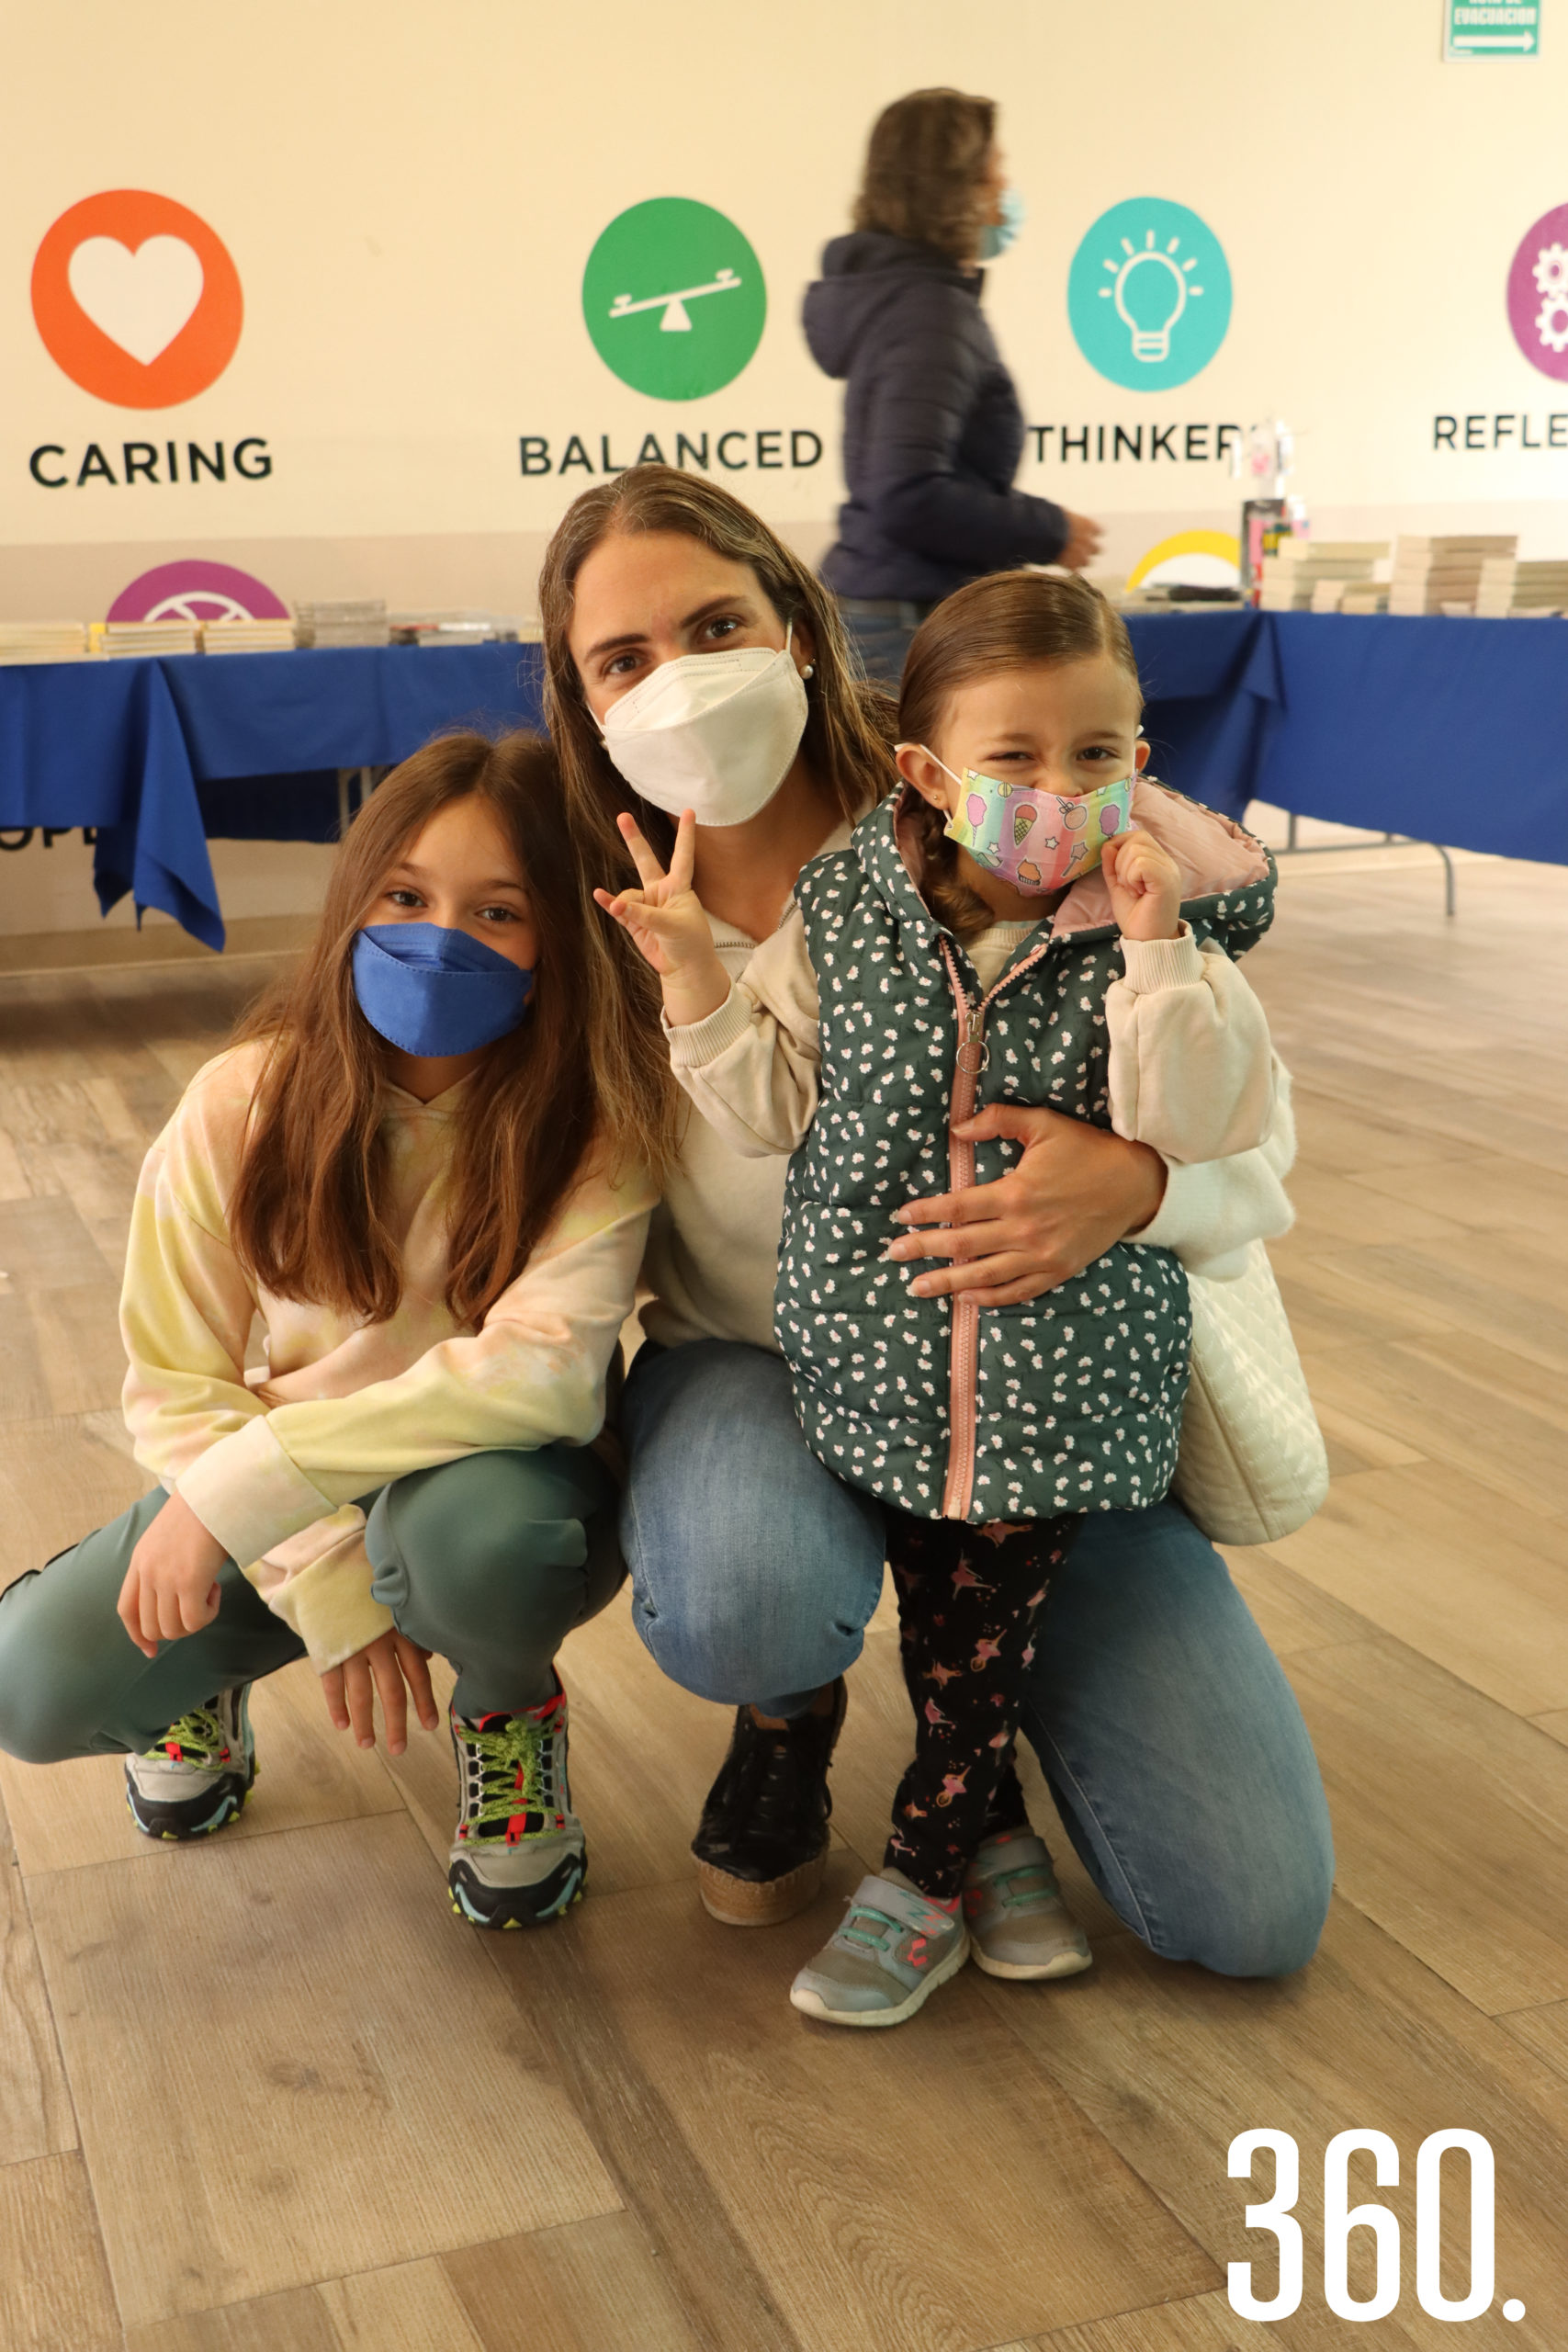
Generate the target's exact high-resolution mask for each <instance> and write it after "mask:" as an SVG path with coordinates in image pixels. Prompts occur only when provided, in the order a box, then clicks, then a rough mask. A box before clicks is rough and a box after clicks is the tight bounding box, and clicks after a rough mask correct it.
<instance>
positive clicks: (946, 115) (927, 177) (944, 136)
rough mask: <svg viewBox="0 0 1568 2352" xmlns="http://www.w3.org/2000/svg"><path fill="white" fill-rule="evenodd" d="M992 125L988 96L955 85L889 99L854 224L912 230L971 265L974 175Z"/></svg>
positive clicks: (903, 232) (977, 178) (977, 214)
mask: <svg viewBox="0 0 1568 2352" xmlns="http://www.w3.org/2000/svg"><path fill="white" fill-rule="evenodd" d="M996 130H997V109H996V106H995V104H994V102H993V101H992V100H991V99H990V98H971V97H967V96H965V95H964V92H963V91H962V90H911V91H910V92H909V94H908V96H907V97H903V98H895V99H894V101H893V103H892V105H891V106H890V107H883V109H882V112H881V113H880V114H879V115H878V116H877V118H876V120H875V122H874V125H873V126H872V133H871V140H870V143H869V144H868V146H867V148H866V151H865V175H864V177H863V180H862V181H861V189H860V194H859V196H858V197H857V198H856V199H855V209H854V216H853V217H854V225H855V227H856V228H857V229H882V230H885V231H886V232H887V234H888V235H890V236H894V237H912V238H914V239H915V241H916V242H917V243H919V244H922V245H934V246H935V247H936V249H937V251H938V252H939V253H943V254H947V256H948V258H949V260H951V261H954V262H957V263H959V264H960V265H961V266H964V265H972V264H973V262H974V260H975V256H976V252H977V250H978V248H979V242H980V227H981V220H982V214H983V209H984V201H983V198H982V196H981V192H980V182H981V179H982V177H983V176H984V174H985V169H986V162H987V157H988V156H989V154H990V152H991V148H992V145H993V144H994V142H995V139H996Z"/></svg>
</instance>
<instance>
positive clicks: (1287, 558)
mask: <svg viewBox="0 0 1568 2352" xmlns="http://www.w3.org/2000/svg"><path fill="white" fill-rule="evenodd" d="M1387 553H1388V542H1387V540H1386V539H1305V538H1290V539H1281V540H1280V546H1279V549H1278V552H1277V553H1275V554H1274V555H1266V556H1265V557H1264V559H1263V586H1262V593H1261V594H1260V595H1259V596H1258V605H1259V608H1260V609H1261V610H1262V611H1263V612H1266V613H1337V611H1338V610H1339V606H1340V601H1341V599H1342V597H1343V595H1344V594H1345V590H1346V589H1347V587H1348V586H1350V585H1352V584H1355V585H1358V586H1359V584H1360V583H1361V582H1365V581H1370V580H1371V576H1372V571H1373V568H1374V566H1375V565H1377V564H1379V563H1381V562H1382V559H1383V557H1384V556H1386V555H1387Z"/></svg>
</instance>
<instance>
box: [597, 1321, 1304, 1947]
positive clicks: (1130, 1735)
mask: <svg viewBox="0 0 1568 2352" xmlns="http://www.w3.org/2000/svg"><path fill="white" fill-rule="evenodd" d="M622 1429H623V1434H624V1436H625V1438H626V1444H627V1450H628V1454H629V1458H630V1469H629V1476H628V1481H627V1487H626V1497H625V1500H624V1502H623V1506H622V1512H621V1540H622V1546H623V1549H624V1550H625V1552H626V1559H627V1563H628V1565H629V1566H630V1568H631V1573H632V1582H633V1592H634V1600H633V1614H634V1619H635V1622H636V1624H637V1631H638V1633H639V1634H641V1636H642V1639H643V1641H644V1642H645V1644H646V1645H647V1646H648V1648H649V1651H650V1652H651V1653H652V1655H653V1657H655V1658H656V1659H657V1660H658V1662H659V1664H660V1666H661V1667H662V1668H663V1669H664V1671H665V1673H666V1674H668V1675H670V1676H671V1679H673V1680H674V1681H676V1682H679V1683H681V1684H682V1686H683V1687H684V1688H685V1689H687V1690H690V1691H696V1692H698V1693H699V1694H700V1695H701V1696H702V1697H704V1698H706V1699H713V1700H716V1701H719V1702H723V1703H725V1704H729V1705H733V1704H738V1703H740V1702H744V1701H746V1700H750V1701H752V1702H754V1703H756V1704H758V1705H759V1706H760V1708H761V1711H762V1712H763V1713H772V1714H777V1715H783V1716H790V1715H794V1714H795V1713H798V1711H799V1710H800V1709H801V1707H802V1705H803V1704H804V1703H805V1702H806V1701H807V1699H808V1698H809V1696H810V1695H811V1694H812V1693H813V1692H815V1691H818V1690H820V1689H821V1688H822V1687H823V1686H824V1685H825V1684H828V1683H830V1682H831V1681H832V1680H833V1679H835V1678H836V1677H837V1676H839V1675H841V1674H843V1673H844V1672H846V1671H847V1669H848V1668H850V1667H851V1666H852V1665H853V1663H854V1661H855V1660H856V1658H858V1657H859V1656H860V1653H861V1649H862V1645H863V1637H864V1630H865V1626H866V1623H867V1621H868V1619H869V1618H870V1616H871V1614H872V1611H874V1609H875V1607H876V1603H877V1600H878V1597H879V1595H880V1593H881V1589H882V1576H883V1551H884V1546H883V1536H882V1526H881V1517H880V1513H879V1511H878V1510H877V1509H876V1507H875V1505H874V1503H873V1502H872V1501H871V1499H870V1498H869V1497H867V1496H865V1495H863V1494H857V1493H856V1492H854V1491H853V1490H852V1488H850V1487H843V1486H840V1484H839V1482H838V1481H837V1480H836V1479H835V1478H833V1477H832V1476H830V1474H829V1472H828V1471H826V1470H824V1469H823V1468H822V1466H821V1465H820V1464H818V1462H817V1461H816V1460H815V1458H814V1457H813V1456H812V1455H811V1454H810V1453H808V1452H807V1446H806V1442H805V1440H804V1438H803V1437H802V1436H801V1433H800V1428H799V1425H798V1423H797V1422H796V1420H795V1408H794V1404H793V1402H792V1399H791V1393H790V1379H789V1374H788V1371H787V1369H786V1367H785V1365H784V1361H783V1359H782V1358H781V1357H778V1356H773V1355H769V1354H767V1353H765V1352H764V1351H762V1350H761V1348H750V1347H744V1346H740V1345H737V1344H734V1343H729V1342H726V1341H722V1340H701V1341H697V1342H694V1343H693V1344H691V1345H689V1346H685V1347H680V1348H670V1349H661V1348H645V1349H643V1350H641V1351H639V1353H638V1354H637V1357H636V1358H635V1359H634V1361H633V1363H632V1368H631V1373H630V1374H629V1376H628V1380H627V1384H626V1397H625V1400H624V1405H623V1415H622ZM1037 1648H1038V1652H1039V1655H1038V1657H1037V1660H1036V1663H1035V1665H1034V1667H1033V1668H1032V1673H1031V1677H1030V1681H1029V1687H1028V1696H1027V1699H1026V1701H1025V1704H1024V1709H1023V1714H1022V1729H1023V1733H1024V1736H1025V1737H1026V1738H1027V1739H1028V1741H1029V1743H1030V1745H1031V1746H1032V1747H1033V1749H1034V1751H1035V1753H1036V1755H1037V1756H1038V1757H1039V1758H1040V1762H1041V1766H1042V1768H1043V1771H1044V1774H1045V1778H1046V1781H1047V1782H1048V1783H1049V1786H1050V1790H1051V1794H1052V1797H1053V1798H1054V1800H1055V1804H1056V1809H1057V1811H1058V1813H1059V1814H1060V1815H1061V1817H1062V1822H1063V1826H1064V1827H1065V1828H1066V1832H1067V1835H1068V1836H1069V1838H1071V1839H1072V1842H1073V1845H1074V1847H1075V1848H1076V1849H1077V1853H1078V1855H1079V1858H1080V1859H1081V1860H1082V1862H1083V1864H1084V1867H1085V1868H1086V1870H1087V1871H1089V1876H1090V1878H1091V1879H1092V1880H1093V1881H1094V1883H1095V1885H1096V1886H1097V1887H1098V1888H1099V1890H1100V1894H1102V1895H1103V1896H1104V1897H1105V1899H1106V1901H1107V1902H1108V1903H1109V1904H1110V1905H1111V1908H1112V1910H1113V1911H1114V1912H1115V1913H1116V1914H1117V1916H1118V1917H1119V1918H1121V1919H1122V1920H1124V1921H1125V1923H1126V1925H1127V1926H1128V1927H1129V1928H1132V1929H1133V1931H1134V1934H1135V1935H1137V1936H1138V1937H1140V1938H1141V1939H1142V1940H1143V1941H1144V1942H1145V1944H1147V1945H1148V1947H1149V1949H1150V1950H1151V1951H1154V1952H1156V1953H1157V1954H1158V1955H1159V1956H1160V1957H1161V1958H1162V1959H1166V1960H1185V1961H1195V1962H1198V1963H1199V1964H1200V1965H1201V1966H1203V1967H1205V1968H1210V1969H1213V1970H1214V1971H1216V1972H1217V1973H1220V1974H1222V1975H1227V1976H1282V1975H1286V1974H1289V1973H1291V1971H1292V1970H1293V1969H1297V1968H1300V1967H1302V1966H1303V1964H1304V1963H1305V1962H1307V1961H1308V1960H1310V1959H1311V1957H1312V1954H1313V1951H1314V1949H1315V1947H1316V1944H1317V1939H1318V1937H1319V1935H1320V1933H1321V1932H1322V1928H1323V1922H1324V1918H1325V1914H1326V1911H1327V1907H1328V1897H1329V1892H1330V1889H1331V1886H1332V1883H1333V1876H1334V1853H1333V1846H1332V1842H1331V1838H1330V1832H1329V1823H1328V1811H1327V1806H1326V1804H1325V1799H1324V1794H1323V1785H1322V1781H1321V1780H1320V1778H1319V1774H1318V1770H1317V1764H1316V1760H1315V1758H1314V1755H1313V1751H1312V1745H1311V1742H1310V1740H1309V1739H1308V1737H1307V1733H1306V1726H1305V1724H1303V1721H1302V1716H1301V1711H1300V1709H1299V1708H1298V1707H1297V1705H1296V1702H1295V1698H1294V1696H1293V1694H1292V1691H1291V1687H1290V1684H1289V1683H1288V1682H1287V1681H1286V1679H1285V1677H1284V1674H1283V1672H1282V1671H1281V1669H1280V1665H1279V1662H1278V1661H1277V1659H1276V1658H1275V1657H1274V1655H1273V1653H1272V1652H1271V1651H1270V1649H1269V1646H1268V1644H1267V1643H1266V1642H1265V1641H1264V1639H1263V1636H1262V1634H1260V1633H1259V1631H1258V1627H1257V1625H1256V1623H1254V1622H1253V1619H1252V1616H1251V1614H1250V1612H1249V1611H1248V1610H1247V1606H1246V1603H1245V1602H1244V1601H1243V1600H1242V1599H1241V1597H1240V1595H1239V1594H1238V1593H1237V1591H1236V1589H1235V1586H1234V1585H1233V1584H1232V1582H1231V1580H1230V1577H1229V1575H1228V1574H1227V1572H1226V1569H1225V1566H1224V1562H1223V1561H1222V1560H1221V1558H1220V1556H1219V1555H1218V1554H1217V1553H1216V1552H1215V1550H1214V1548H1213V1545H1212V1544H1210V1543H1209V1542H1208V1540H1207V1539H1206V1537H1204V1536H1202V1535H1201V1534H1200V1533H1199V1532H1198V1530H1197V1529H1196V1528H1195V1527H1194V1526H1193V1525H1192V1522H1191V1521H1190V1520H1189V1519H1188V1518H1187V1517H1186V1516H1185V1515H1184V1513H1183V1512H1182V1511H1181V1510H1179V1509H1178V1508H1177V1506H1176V1505H1175V1504H1171V1503H1162V1504H1160V1505H1158V1506H1157V1507H1156V1509H1155V1510H1148V1511H1108V1512H1100V1513H1096V1514H1092V1515H1091V1516H1090V1517H1089V1520H1088V1521H1087V1522H1086V1524H1085V1527H1084V1531H1083V1533H1082V1535H1081V1536H1080V1538H1079V1540H1078V1542H1077V1545H1076V1547H1075V1548H1074V1550H1073V1552H1072V1554H1071V1555H1070V1557H1069V1558H1068V1560H1067V1562H1066V1566H1064V1567H1063V1568H1062V1569H1061V1570H1060V1571H1059V1573H1058V1574H1057V1576H1056V1577H1055V1579H1054V1581H1053V1584H1052V1588H1051V1594H1050V1599H1049V1600H1048V1601H1047V1603H1046V1605H1045V1608H1044V1611H1043V1614H1042V1618H1041V1623H1040V1630H1039V1634H1038V1637H1037ZM759 1691H771V1692H773V1694H774V1695H773V1697H772V1698H771V1699H769V1700H766V1701H759V1700H758V1698H757V1694H758V1692H759Z"/></svg>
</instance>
